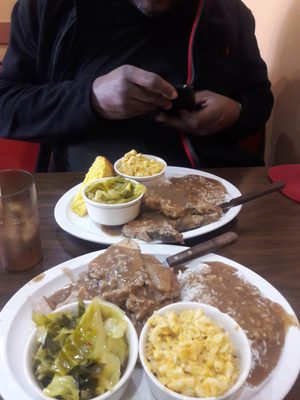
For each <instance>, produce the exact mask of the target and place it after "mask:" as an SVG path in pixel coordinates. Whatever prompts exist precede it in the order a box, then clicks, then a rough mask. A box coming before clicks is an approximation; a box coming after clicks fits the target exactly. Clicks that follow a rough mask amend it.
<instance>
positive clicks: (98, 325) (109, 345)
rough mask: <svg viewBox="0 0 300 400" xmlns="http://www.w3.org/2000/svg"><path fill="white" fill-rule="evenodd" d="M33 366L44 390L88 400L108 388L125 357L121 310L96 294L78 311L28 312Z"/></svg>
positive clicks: (117, 376)
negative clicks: (34, 344) (33, 344)
mask: <svg viewBox="0 0 300 400" xmlns="http://www.w3.org/2000/svg"><path fill="white" fill-rule="evenodd" d="M32 319H33V321H34V322H35V324H36V326H37V333H36V341H37V350H36V352H35V354H34V355H33V372H34V375H35V377H36V378H37V380H38V382H39V384H40V386H41V388H42V389H43V392H44V394H45V395H46V396H49V397H54V398H57V399H62V400H79V399H80V400H88V399H91V398H93V397H95V396H97V395H99V394H102V393H104V392H106V391H107V390H111V389H112V388H113V386H114V385H115V384H116V383H117V382H118V381H119V380H120V376H121V371H122V367H124V365H125V363H126V361H127V358H128V343H127V339H126V328H127V323H126V321H125V320H124V314H123V312H122V311H119V310H117V309H115V308H111V307H109V306H108V305H107V304H105V303H103V302H101V300H100V299H98V298H95V299H93V300H92V302H91V303H90V304H89V305H88V306H87V307H86V308H85V305H84V303H83V302H79V303H78V312H77V314H76V315H73V314H72V313H70V312H57V313H52V314H48V315H44V314H40V313H36V312H34V313H33V316H32Z"/></svg>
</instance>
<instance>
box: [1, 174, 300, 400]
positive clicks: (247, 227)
mask: <svg viewBox="0 0 300 400" xmlns="http://www.w3.org/2000/svg"><path fill="white" fill-rule="evenodd" d="M209 172H211V173H213V174H215V175H218V176H220V177H222V178H224V179H226V180H228V181H230V182H231V183H233V184H234V185H235V186H236V187H238V188H239V190H240V191H241V192H242V193H246V192H249V191H252V190H256V189H260V188H262V187H263V186H264V185H266V184H267V183H268V182H269V181H268V178H267V175H266V169H265V168H264V167H255V168H223V169H211V170H210V171H209ZM82 178H83V174H79V173H56V174H37V175H36V185H37V191H38V201H39V205H40V225H41V235H42V245H43V255H44V258H43V262H42V263H41V264H40V265H38V266H37V267H35V268H34V269H32V270H30V271H26V272H23V273H9V272H6V271H3V270H0V309H1V308H2V307H3V306H4V305H5V303H6V302H7V301H8V300H9V298H10V297H11V296H12V295H13V294H14V293H15V292H16V291H17V290H18V289H19V288H21V287H22V286H23V285H24V284H25V283H26V282H27V281H28V280H30V279H31V278H32V277H34V276H35V275H37V274H39V273H40V272H41V271H44V270H47V269H48V268H51V267H53V266H55V265H57V264H59V263H61V262H63V261H66V260H69V259H71V258H74V257H77V256H80V255H82V254H85V253H89V252H91V251H95V250H98V249H102V248H104V247H105V246H102V245H100V244H95V243H89V242H86V241H83V240H80V239H77V238H75V237H72V236H71V235H69V234H67V233H65V232H64V231H62V230H61V229H60V228H59V226H58V225H57V224H56V222H55V220H54V215H53V211H54V206H55V204H56V202H57V201H58V199H59V198H60V197H61V196H62V195H63V194H64V193H65V192H66V191H67V190H68V189H70V188H71V187H72V186H74V185H76V184H77V183H79V182H81V180H82ZM229 230H233V231H235V232H236V233H238V234H239V236H240V238H239V240H238V241H237V242H236V243H235V244H233V245H231V246H229V247H227V248H225V249H222V250H220V251H219V252H218V253H219V254H220V255H223V256H225V257H228V258H231V259H233V260H235V261H237V262H239V263H241V264H243V265H245V266H247V267H249V268H251V269H252V270H254V271H255V272H257V273H258V274H259V275H261V276H262V277H264V278H265V279H267V280H268V281H269V282H270V283H271V284H272V285H273V286H275V287H276V288H277V289H278V290H279V291H280V292H281V293H282V295H283V296H284V297H285V298H286V299H287V301H288V302H289V303H290V305H291V306H292V308H293V309H294V310H295V312H296V314H297V315H298V318H299V317H300V204H299V203H296V202H293V201H292V200H289V199H288V198H286V197H285V196H284V195H282V194H281V193H272V194H269V195H267V196H265V197H263V198H261V199H257V200H254V201H252V202H250V203H248V204H245V205H244V206H243V208H242V210H241V212H240V214H239V215H238V217H237V218H236V219H235V220H234V221H232V222H231V223H230V224H228V225H226V226H225V227H223V228H220V229H219V230H218V231H215V232H213V233H209V234H206V235H205V236H203V237H201V238H195V239H191V240H189V241H187V242H186V245H187V246H190V245H193V244H196V243H199V242H200V241H203V240H206V239H209V238H210V237H213V236H214V235H215V234H216V233H223V232H226V231H229ZM287 374H288V370H287ZM299 393H300V378H299V377H298V379H297V381H296V383H295V385H294V386H293V388H292V389H291V391H290V393H289V394H288V395H287V397H286V399H287V400H299ZM266 400H272V399H266Z"/></svg>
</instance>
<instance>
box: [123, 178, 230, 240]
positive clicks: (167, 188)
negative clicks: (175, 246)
mask: <svg viewBox="0 0 300 400" xmlns="http://www.w3.org/2000/svg"><path fill="white" fill-rule="evenodd" d="M226 193H227V192H226V189H225V187H224V186H223V185H222V183H221V182H219V181H216V180H213V179H208V178H204V177H202V176H199V175H186V176H183V177H180V178H175V177H173V178H170V179H169V180H168V181H163V182H160V183H159V184H155V185H152V186H150V187H148V189H147V192H146V194H145V195H144V198H143V207H142V213H141V215H140V216H139V217H138V218H136V219H135V220H134V221H131V222H129V223H127V224H125V225H124V226H123V230H122V233H123V235H124V236H126V237H129V238H137V239H141V240H145V241H147V242H150V241H153V240H161V241H162V242H169V243H176V242H179V243H183V236H182V234H181V232H185V231H188V230H191V229H195V228H199V227H200V226H203V225H207V224H209V223H211V222H214V221H217V220H219V219H220V217H221V215H222V210H221V208H219V207H217V205H218V204H220V203H222V202H224V200H225V196H226Z"/></svg>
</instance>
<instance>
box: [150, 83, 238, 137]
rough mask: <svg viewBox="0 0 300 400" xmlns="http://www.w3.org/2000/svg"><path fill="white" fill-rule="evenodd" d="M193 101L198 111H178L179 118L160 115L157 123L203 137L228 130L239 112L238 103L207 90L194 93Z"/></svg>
mask: <svg viewBox="0 0 300 400" xmlns="http://www.w3.org/2000/svg"><path fill="white" fill-rule="evenodd" d="M195 100H196V103H197V106H198V108H199V110H198V111H191V112H189V111H186V110H180V117H173V116H170V115H166V114H164V113H162V114H160V115H159V116H157V117H156V119H157V121H159V122H163V123H165V124H167V125H169V126H172V127H173V128H176V129H179V130H182V131H185V132H190V133H194V134H196V135H201V136H205V135H210V134H213V133H217V132H221V131H223V130H226V129H228V128H230V127H231V126H232V125H233V124H234V123H235V121H236V120H237V119H238V117H239V115H240V112H241V106H240V104H239V103H238V102H236V101H234V100H232V99H230V98H229V97H225V96H222V95H220V94H217V93H214V92H210V91H207V90H205V91H201V92H196V94H195Z"/></svg>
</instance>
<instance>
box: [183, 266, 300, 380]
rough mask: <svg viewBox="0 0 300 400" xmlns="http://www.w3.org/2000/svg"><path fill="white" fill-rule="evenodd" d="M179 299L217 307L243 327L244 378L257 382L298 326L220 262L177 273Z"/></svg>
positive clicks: (294, 319)
mask: <svg viewBox="0 0 300 400" xmlns="http://www.w3.org/2000/svg"><path fill="white" fill-rule="evenodd" d="M178 278H179V281H180V283H181V288H182V290H181V297H182V299H183V300H189V301H198V302H201V303H207V304H210V305H212V306H215V307H217V308H218V309H220V310H221V311H223V312H226V313H227V314H229V315H230V316H231V317H232V318H234V319H235V320H236V321H237V322H238V323H239V325H240V326H241V327H242V328H243V329H244V330H245V332H246V334H247V336H248V338H249V340H250V342H251V348H252V369H251V372H250V375H249V377H248V379H247V383H248V384H250V385H251V386H257V385H259V384H260V383H261V382H262V381H263V380H264V379H265V378H266V377H267V376H268V375H269V374H270V373H271V372H272V370H273V369H274V368H275V367H276V365H277V363H278V360H279V358H280V355H281V351H282V348H283V346H284V342H285V335H286V331H287V329H288V328H289V327H290V326H299V323H298V321H297V319H296V318H295V317H294V316H291V315H289V314H288V313H287V312H286V311H285V310H284V309H283V308H282V307H281V306H280V305H279V304H277V303H274V302H272V301H271V300H269V299H268V298H266V297H264V296H263V294H262V293H261V292H260V291H259V290H258V288H257V287H255V286H254V285H252V284H250V283H249V282H247V281H246V280H245V279H243V278H242V277H241V276H239V275H238V272H237V270H236V269H235V268H233V267H230V266H228V265H225V264H223V263H220V262H210V263H208V264H207V266H203V265H202V266H199V267H195V268H190V269H187V270H186V271H185V272H183V273H181V274H179V277H178Z"/></svg>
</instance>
